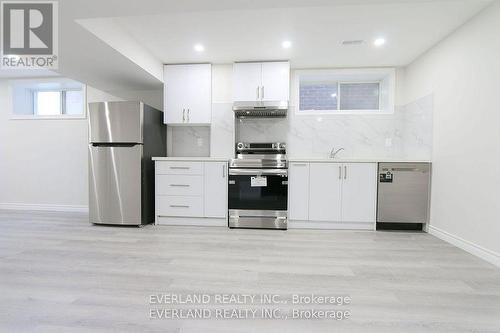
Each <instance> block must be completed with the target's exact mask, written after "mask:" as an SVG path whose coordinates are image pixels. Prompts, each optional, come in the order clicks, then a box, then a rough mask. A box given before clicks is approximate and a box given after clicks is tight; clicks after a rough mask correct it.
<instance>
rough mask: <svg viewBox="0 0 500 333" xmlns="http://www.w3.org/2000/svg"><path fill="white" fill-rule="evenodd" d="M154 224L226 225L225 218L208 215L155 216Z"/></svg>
mask: <svg viewBox="0 0 500 333" xmlns="http://www.w3.org/2000/svg"><path fill="white" fill-rule="evenodd" d="M155 224H156V225H171V226H173V225H176V226H198V227H226V228H227V219H225V218H210V217H168V216H157V217H156V223H155Z"/></svg>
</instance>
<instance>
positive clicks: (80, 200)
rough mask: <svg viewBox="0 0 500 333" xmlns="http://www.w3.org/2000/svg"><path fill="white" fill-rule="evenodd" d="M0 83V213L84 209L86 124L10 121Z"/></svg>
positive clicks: (8, 105) (83, 121) (4, 85)
mask: <svg viewBox="0 0 500 333" xmlns="http://www.w3.org/2000/svg"><path fill="white" fill-rule="evenodd" d="M11 112H12V104H11V95H10V88H9V83H8V81H7V80H0V208H2V207H12V206H19V207H20V208H22V207H23V206H24V205H28V207H31V208H37V206H39V205H42V206H45V207H47V206H55V207H54V208H57V206H65V208H68V209H74V210H83V209H85V207H86V205H87V121H86V119H60V120H49V119H46V120H45V119H44V120H14V119H10V114H11Z"/></svg>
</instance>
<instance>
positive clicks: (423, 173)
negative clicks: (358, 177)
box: [377, 162, 431, 230]
mask: <svg viewBox="0 0 500 333" xmlns="http://www.w3.org/2000/svg"><path fill="white" fill-rule="evenodd" d="M378 177H379V179H378V196H377V230H381V229H382V230H383V229H409V230H422V227H423V225H424V224H425V223H427V222H428V219H429V197H430V182H431V164H430V163H406V162H405V163H379V165H378Z"/></svg>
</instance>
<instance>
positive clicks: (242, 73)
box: [233, 62, 262, 102]
mask: <svg viewBox="0 0 500 333" xmlns="http://www.w3.org/2000/svg"><path fill="white" fill-rule="evenodd" d="M233 80H234V87H233V100H234V101H244V102H248V101H256V100H259V94H260V85H261V82H262V64H261V63H260V62H248V63H236V64H234V66H233Z"/></svg>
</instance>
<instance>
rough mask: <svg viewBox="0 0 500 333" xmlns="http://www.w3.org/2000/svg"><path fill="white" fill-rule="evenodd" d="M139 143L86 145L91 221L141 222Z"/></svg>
mask: <svg viewBox="0 0 500 333" xmlns="http://www.w3.org/2000/svg"><path fill="white" fill-rule="evenodd" d="M141 156H142V145H134V146H94V145H90V146H89V215H90V222H91V223H99V224H127V225H140V224H141Z"/></svg>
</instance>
